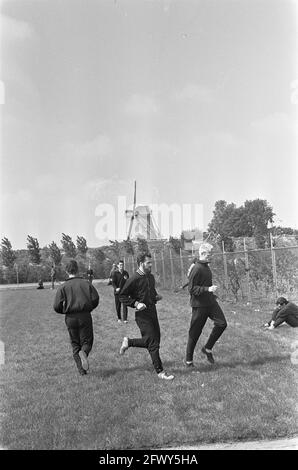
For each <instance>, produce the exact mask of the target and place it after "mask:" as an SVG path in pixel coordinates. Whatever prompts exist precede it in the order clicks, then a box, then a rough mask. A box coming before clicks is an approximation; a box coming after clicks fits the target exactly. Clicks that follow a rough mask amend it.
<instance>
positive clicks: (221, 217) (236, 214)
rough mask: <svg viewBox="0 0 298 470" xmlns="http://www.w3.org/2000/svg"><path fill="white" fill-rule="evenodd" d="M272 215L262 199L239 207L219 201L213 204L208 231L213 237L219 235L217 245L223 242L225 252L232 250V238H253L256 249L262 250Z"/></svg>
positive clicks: (266, 203) (270, 209) (268, 206)
mask: <svg viewBox="0 0 298 470" xmlns="http://www.w3.org/2000/svg"><path fill="white" fill-rule="evenodd" d="M274 215H275V214H274V213H273V210H272V207H271V206H270V205H269V204H268V202H267V201H266V200H264V199H254V200H252V201H248V200H247V201H245V203H244V205H243V206H240V207H236V205H235V204H234V203H230V204H228V203H227V202H226V201H223V200H220V201H217V202H216V203H215V209H214V211H213V218H212V220H211V222H210V223H209V226H208V231H209V233H210V234H212V235H213V236H218V235H219V244H221V243H222V241H223V242H224V244H225V249H226V251H232V250H233V248H234V243H233V239H232V238H233V237H254V238H255V241H256V245H257V247H259V248H263V247H264V246H265V240H266V237H267V235H268V228H267V225H268V222H272V221H273V216H274Z"/></svg>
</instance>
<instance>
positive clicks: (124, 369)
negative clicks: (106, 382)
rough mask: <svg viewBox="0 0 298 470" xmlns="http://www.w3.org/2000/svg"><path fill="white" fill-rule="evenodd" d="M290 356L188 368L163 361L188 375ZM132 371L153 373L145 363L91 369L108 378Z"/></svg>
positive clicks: (279, 359)
mask: <svg viewBox="0 0 298 470" xmlns="http://www.w3.org/2000/svg"><path fill="white" fill-rule="evenodd" d="M289 357H290V356H289V355H283V356H265V357H259V358H257V359H254V360H252V361H239V360H235V361H223V362H216V363H215V364H209V363H208V362H206V363H204V364H202V363H200V362H198V363H197V364H196V367H195V368H194V369H189V368H187V367H185V365H184V363H183V361H181V365H180V366H178V365H177V361H165V362H163V364H164V368H165V370H167V371H168V372H170V373H174V374H178V375H188V374H191V373H192V372H194V373H195V372H214V371H216V370H219V369H223V368H230V369H234V368H236V367H238V366H242V367H258V366H262V365H264V364H269V363H278V362H282V361H285V360H288V358H289ZM134 371H139V372H142V373H148V372H150V373H152V374H154V370H153V368H152V369H151V368H149V367H148V366H147V365H144V366H142V365H138V366H134V367H113V368H109V369H97V370H94V369H92V375H94V376H98V377H101V378H108V377H112V376H114V375H116V374H118V373H121V372H122V373H130V372H134Z"/></svg>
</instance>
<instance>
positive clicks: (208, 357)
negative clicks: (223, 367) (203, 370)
mask: <svg viewBox="0 0 298 470" xmlns="http://www.w3.org/2000/svg"><path fill="white" fill-rule="evenodd" d="M201 351H202V353H203V354H205V355H206V356H207V360H208V361H209V362H210V364H214V362H215V361H214V357H213V355H212V352H208V351H206V348H205V346H204V347H203V348H202V349H201Z"/></svg>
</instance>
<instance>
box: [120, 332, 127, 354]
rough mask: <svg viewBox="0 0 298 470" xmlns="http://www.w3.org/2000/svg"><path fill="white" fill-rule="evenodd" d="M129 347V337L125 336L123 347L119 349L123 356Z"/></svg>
mask: <svg viewBox="0 0 298 470" xmlns="http://www.w3.org/2000/svg"><path fill="white" fill-rule="evenodd" d="M127 349H128V338H127V337H126V336H124V338H123V341H122V344H121V348H120V351H119V353H120V354H121V356H123V354H124V353H125V351H126V350H127Z"/></svg>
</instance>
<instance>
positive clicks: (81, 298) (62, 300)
mask: <svg viewBox="0 0 298 470" xmlns="http://www.w3.org/2000/svg"><path fill="white" fill-rule="evenodd" d="M98 303H99V295H98V292H97V290H96V289H95V287H94V286H93V285H92V284H90V282H89V281H88V280H87V279H83V278H82V277H71V278H69V279H68V280H67V281H65V283H64V284H62V286H59V287H58V289H57V292H56V297H55V301H54V310H55V311H56V312H57V313H64V314H71V313H79V312H81V313H84V312H87V313H88V312H91V311H92V310H93V309H95V308H96V307H97V305H98Z"/></svg>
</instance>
